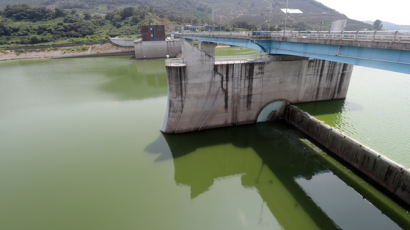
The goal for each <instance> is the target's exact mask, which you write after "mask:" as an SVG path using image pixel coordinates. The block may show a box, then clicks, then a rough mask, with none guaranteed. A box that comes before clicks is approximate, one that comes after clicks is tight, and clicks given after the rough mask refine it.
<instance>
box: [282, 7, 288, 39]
mask: <svg viewBox="0 0 410 230" xmlns="http://www.w3.org/2000/svg"><path fill="white" fill-rule="evenodd" d="M288 8H289V0H286V13H285V14H286V18H285V30H284V31H283V36H285V35H286V28H287V23H288Z"/></svg>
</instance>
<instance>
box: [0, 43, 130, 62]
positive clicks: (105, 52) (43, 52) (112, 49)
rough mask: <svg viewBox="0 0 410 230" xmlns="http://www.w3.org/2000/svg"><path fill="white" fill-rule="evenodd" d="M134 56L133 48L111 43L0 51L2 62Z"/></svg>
mask: <svg viewBox="0 0 410 230" xmlns="http://www.w3.org/2000/svg"><path fill="white" fill-rule="evenodd" d="M128 54H129V55H134V48H133V47H128V48H125V47H117V46H114V45H112V44H111V43H104V44H94V45H78V46H70V47H61V48H53V49H30V50H26V51H24V52H19V51H16V50H5V51H0V61H7V60H19V59H60V58H76V57H103V56H116V55H128Z"/></svg>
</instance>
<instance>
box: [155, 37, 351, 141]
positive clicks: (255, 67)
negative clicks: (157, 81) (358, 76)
mask: <svg viewBox="0 0 410 230" xmlns="http://www.w3.org/2000/svg"><path fill="white" fill-rule="evenodd" d="M166 70H167V77H168V104H167V108H166V115H165V118H164V122H163V126H162V128H161V131H162V132H164V133H183V132H190V131H199V130H203V129H209V128H217V127H226V126H233V125H242V124H252V123H256V122H257V118H258V115H259V113H260V112H261V110H262V109H263V108H264V107H265V106H266V105H267V104H269V103H270V102H272V101H276V100H280V99H283V100H286V101H289V102H291V103H299V102H311V101H323V100H333V99H341V98H345V97H346V94H347V90H348V87H349V82H350V76H351V72H352V66H351V65H348V64H343V63H335V62H330V61H323V60H316V59H307V58H302V57H295V56H285V55H263V56H256V57H242V58H238V57H236V58H232V57H229V58H222V59H221V58H216V59H215V44H212V43H200V45H199V47H196V46H195V45H193V44H191V42H189V41H187V40H183V41H182V58H180V59H169V60H167V62H166Z"/></svg>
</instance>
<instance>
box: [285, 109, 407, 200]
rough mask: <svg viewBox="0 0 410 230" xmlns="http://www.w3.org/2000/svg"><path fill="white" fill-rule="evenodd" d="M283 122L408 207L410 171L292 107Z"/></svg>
mask: <svg viewBox="0 0 410 230" xmlns="http://www.w3.org/2000/svg"><path fill="white" fill-rule="evenodd" d="M284 119H285V120H286V121H287V122H288V123H290V124H292V125H293V126H294V127H296V128H297V129H299V130H300V131H302V132H303V133H305V134H306V135H307V136H309V137H310V138H312V139H314V140H315V141H317V142H318V143H319V144H321V145H322V146H324V147H325V148H326V149H328V150H329V151H330V152H332V153H334V154H336V155H337V156H338V157H340V158H341V159H343V160H344V161H345V162H346V163H347V164H349V165H350V166H352V167H353V168H355V169H356V170H358V171H359V172H361V173H363V174H364V175H366V176H367V177H368V178H369V179H370V180H372V181H373V182H375V183H376V184H378V185H380V186H381V187H383V188H384V189H386V190H387V191H389V192H390V193H391V194H392V195H393V196H395V197H396V198H398V199H399V200H401V201H403V202H404V203H405V204H407V205H410V171H409V170H408V169H406V168H405V167H403V166H401V165H399V164H397V163H396V162H393V161H392V160H390V159H388V158H386V157H384V156H382V155H380V154H379V153H378V152H376V151H374V150H372V149H370V148H369V147H367V146H364V145H362V144H360V143H359V142H357V141H356V140H354V139H353V138H350V137H348V136H346V135H344V134H343V133H342V132H340V131H338V130H336V129H333V128H332V127H330V126H328V125H326V124H324V123H323V122H321V121H319V120H317V119H316V118H314V117H312V116H310V115H309V114H308V113H305V112H303V111H302V110H300V109H299V108H297V107H296V106H294V105H288V106H287V108H286V110H285V114H284Z"/></svg>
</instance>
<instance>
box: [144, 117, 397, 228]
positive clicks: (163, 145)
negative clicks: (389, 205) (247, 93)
mask: <svg viewBox="0 0 410 230" xmlns="http://www.w3.org/2000/svg"><path fill="white" fill-rule="evenodd" d="M301 138H302V136H301V134H300V133H298V132H297V131H295V130H294V129H292V128H290V127H289V126H287V125H286V124H283V123H273V124H262V125H257V126H244V127H238V128H230V129H218V130H212V131H205V132H200V133H195V134H182V135H164V136H160V137H159V138H158V139H157V140H156V141H155V142H154V143H152V144H151V145H149V146H148V147H147V148H146V151H148V152H151V153H155V154H159V156H158V158H157V161H164V160H170V159H173V161H174V167H175V169H174V170H175V176H174V177H175V182H176V183H177V184H179V185H186V186H189V187H190V189H191V199H195V198H196V197H198V196H200V195H201V194H203V193H205V192H207V191H208V190H210V188H211V187H212V185H213V184H214V182H215V181H216V180H218V181H219V180H224V178H229V177H230V176H233V175H239V176H240V177H241V184H242V186H244V187H246V188H253V189H257V191H258V193H259V195H260V196H261V197H262V199H263V200H264V202H265V203H266V205H267V206H268V207H269V209H270V211H271V213H272V214H273V215H274V216H275V218H276V219H277V221H278V222H279V223H280V224H281V225H282V227H284V228H285V229H313V228H323V229H337V228H339V227H340V225H338V222H335V220H337V216H336V217H335V216H332V215H328V213H327V212H326V209H323V208H322V206H320V205H318V203H317V201H316V200H315V199H312V196H310V193H307V192H306V191H305V190H306V186H305V187H303V186H301V180H302V179H303V180H304V181H311V180H314V178H316V177H317V175H318V174H320V173H323V172H329V170H330V166H329V165H328V163H327V162H326V161H325V160H323V159H322V158H320V157H318V155H317V153H316V152H315V150H313V149H312V148H310V147H308V145H306V144H305V142H304V141H302V140H301ZM232 145H233V146H235V147H239V148H241V149H243V150H244V151H230V148H229V146H232ZM214 146H218V148H213V147H214ZM332 175H334V174H332ZM335 177H336V176H335ZM295 178H299V179H295ZM300 178H302V179H300ZM336 178H337V179H338V180H340V179H339V178H338V177H336ZM323 185H324V186H331V185H332V183H324V184H323ZM350 190H352V189H351V188H350V187H349V186H347V185H346V186H345V187H343V188H341V189H340V191H333V190H332V196H338V195H340V194H344V193H345V191H350ZM356 193H357V192H356ZM357 194H358V193H357ZM359 196H361V195H359ZM343 197H344V196H343ZM335 200H336V201H337V202H336V203H337V204H340V203H343V202H344V201H343V200H338V199H335ZM337 204H336V205H337ZM358 205H361V204H358ZM371 208H372V209H374V210H376V211H377V212H379V213H380V211H378V209H377V208H375V207H374V206H373V205H371ZM350 215H351V213H350ZM361 215H363V214H361V213H357V216H359V217H360V216H361ZM381 215H382V216H384V215H383V214H381ZM371 216H372V215H371ZM376 217H377V216H376ZM384 217H385V216H384ZM363 220H364V221H367V219H363ZM380 221H383V222H386V221H387V222H389V223H393V222H391V220H390V219H388V218H387V217H385V219H380ZM376 222H377V221H376ZM363 226H364V225H363ZM380 226H383V225H380ZM391 226H395V227H397V225H395V224H394V223H393V224H392V225H391Z"/></svg>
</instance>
